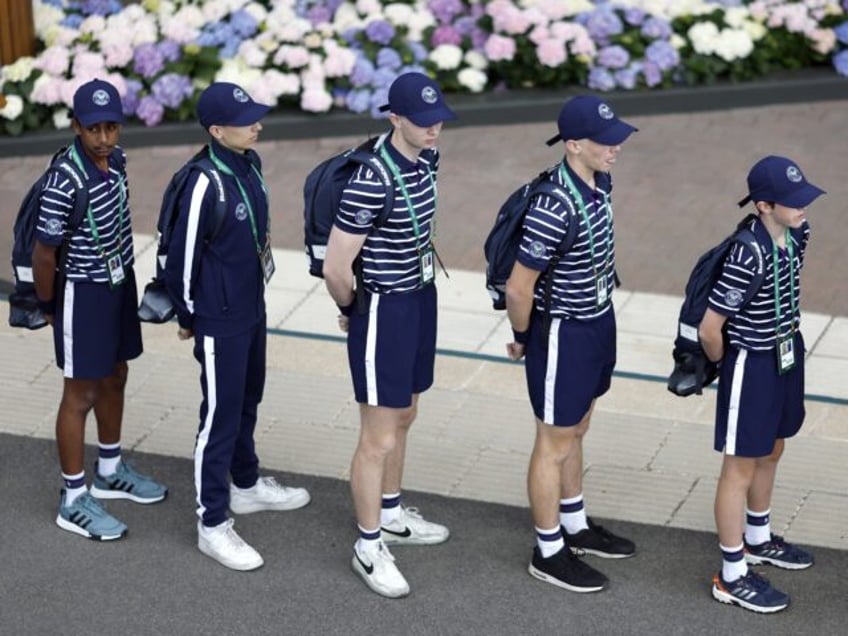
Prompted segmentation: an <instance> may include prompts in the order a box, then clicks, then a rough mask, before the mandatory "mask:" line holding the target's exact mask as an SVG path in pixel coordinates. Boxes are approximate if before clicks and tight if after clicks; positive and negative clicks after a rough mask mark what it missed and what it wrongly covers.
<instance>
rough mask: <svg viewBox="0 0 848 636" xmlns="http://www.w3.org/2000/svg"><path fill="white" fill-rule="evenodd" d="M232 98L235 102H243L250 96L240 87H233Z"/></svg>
mask: <svg viewBox="0 0 848 636" xmlns="http://www.w3.org/2000/svg"><path fill="white" fill-rule="evenodd" d="M233 99H234V100H236V101H237V102H241V103H242V104H243V103H245V102H246V101H247V100H248V99H250V98H249V97H248V96H247V94H246V93H245V92H244V91H243V90H241V89H240V88H234V89H233Z"/></svg>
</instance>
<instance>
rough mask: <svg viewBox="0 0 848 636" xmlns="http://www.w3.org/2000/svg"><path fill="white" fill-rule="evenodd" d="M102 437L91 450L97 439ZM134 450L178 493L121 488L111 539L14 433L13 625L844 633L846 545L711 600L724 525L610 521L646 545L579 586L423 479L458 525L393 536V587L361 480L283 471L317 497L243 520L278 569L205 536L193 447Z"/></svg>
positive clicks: (6, 493)
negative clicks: (356, 513) (67, 509)
mask: <svg viewBox="0 0 848 636" xmlns="http://www.w3.org/2000/svg"><path fill="white" fill-rule="evenodd" d="M88 452H89V459H90V460H91V461H93V460H94V452H95V451H94V449H91V448H90V449H88ZM260 452H261V449H260ZM130 459H132V460H134V461H135V462H136V463H137V464H138V465H139V466H140V467H141V468H142V469H143V470H145V471H150V472H151V473H153V474H154V475H156V476H157V477H158V478H159V479H161V480H163V481H164V482H165V483H167V484H168V485H169V486H170V488H171V494H170V496H169V497H168V499H167V500H165V501H164V502H163V503H161V504H156V505H153V506H139V505H136V504H132V503H130V502H124V501H116V502H110V503H109V509H110V510H111V511H112V512H113V513H115V514H116V515H117V516H119V517H120V518H121V519H122V520H124V521H125V522H126V523H127V524H128V525H129V527H130V532H129V534H128V535H127V537H126V538H125V539H124V540H121V541H118V542H113V543H97V542H94V541H87V540H85V539H83V538H81V537H78V536H76V535H73V534H71V533H68V532H63V531H62V530H60V529H59V528H58V527H57V526H56V525H55V524H54V518H55V515H56V505H57V486H56V483H57V482H56V476H55V472H56V471H55V466H56V457H55V448H54V444H53V442H51V441H45V440H38V439H32V438H24V437H19V436H13V435H7V434H0V484H2V487H0V493H2V495H0V497H2V499H0V506H2V510H3V511H4V513H3V523H2V524H0V551H2V558H1V559H0V563H2V570H0V633H2V634H8V635H19V634H20V635H30V634H32V635H39V636H40V635H45V636H46V635H52V634H78V633H96V634H130V635H145V634H168V635H182V634H186V635H188V634H245V635H260V634H286V635H288V634H292V635H299V636H300V635H303V636H306V635H313V634H314V635H331V634H349V635H359V634H362V635H367V634H390V635H395V634H397V635H405V634H409V635H419V634H420V635H428V636H429V635H442V634H444V635H460V634H462V635H468V634H474V635H476V634H480V635H493V636H494V635H501V634H503V635H505V636H506V635H518V634H560V633H562V634H686V635H687V636H693V635H695V634H722V633H736V634H746V635H747V634H769V635H770V636H780V635H783V634H786V635H793V636H794V635H798V634H820V635H827V634H840V633H844V626H845V625H844V624H845V620H846V618H848V612H846V603H845V598H846V592H848V586H846V583H845V574H844V573H845V572H846V570H848V552H845V551H835V550H826V549H816V550H815V551H814V553H815V556H816V559H817V563H816V565H815V566H814V567H813V568H811V569H810V570H807V571H803V572H787V571H781V570H775V569H773V568H769V569H767V571H766V574H767V576H769V577H770V578H771V579H772V581H773V582H774V583H775V584H776V585H778V586H780V587H782V588H783V589H785V590H786V591H788V592H789V593H790V594H791V595H792V604H791V605H790V607H789V608H788V609H787V610H785V611H784V612H782V613H780V614H776V615H771V616H761V615H756V614H752V613H750V612H747V611H744V610H742V609H739V608H735V607H729V606H726V605H722V604H719V603H717V602H715V601H714V600H712V598H711V596H710V577H711V575H712V573H713V571H714V570H715V569H716V568H717V567H718V559H719V557H718V554H717V547H716V544H715V539H714V536H713V535H711V534H708V533H701V532H690V531H685V530H678V529H671V528H663V527H657V526H648V525H639V524H633V523H622V522H606V521H604V520H601V521H604V523H605V524H606V525H608V526H609V527H611V528H614V529H615V530H616V531H618V532H620V533H622V534H626V535H627V536H629V537H631V538H633V539H634V540H635V541H636V543H637V546H638V554H637V555H636V556H635V557H633V558H632V559H626V560H618V561H611V560H602V559H596V558H591V557H587V559H589V558H590V559H592V560H591V563H592V564H593V565H595V566H596V567H598V568H600V569H602V570H603V571H604V572H605V573H606V574H607V575H608V576H609V577H610V579H611V581H612V583H611V585H610V587H609V589H608V590H606V591H604V592H601V593H599V594H587V595H581V594H574V593H571V592H567V591H564V590H561V589H559V588H556V587H554V586H551V585H547V584H545V583H542V582H539V581H537V580H535V579H533V578H531V577H530V576H529V575H528V574H527V562H528V559H529V558H530V551H531V549H532V546H533V534H532V526H531V523H530V520H529V514H528V511H527V510H526V509H523V508H515V507H508V506H502V505H492V504H486V503H480V502H474V501H467V500H461V499H449V498H445V497H438V496H432V495H427V494H418V493H407V501H408V502H409V503H410V504H411V505H416V506H418V507H420V508H421V509H422V510H423V512H424V514H425V515H427V516H429V517H430V518H432V519H435V520H438V521H440V522H443V523H446V524H447V525H448V526H449V527H450V529H451V532H452V536H451V539H450V540H449V541H448V542H447V543H445V544H443V545H441V546H431V547H405V548H396V549H395V550H394V554H395V557H396V558H397V562H398V564H399V565H400V567H401V568H402V571H403V572H404V574H405V576H406V577H407V578H408V580H409V582H410V585H411V587H412V594H411V595H410V596H409V597H407V598H406V599H401V600H388V599H383V598H381V597H379V596H377V595H375V594H373V593H372V592H371V591H369V590H368V589H367V588H366V587H365V586H364V585H363V584H362V583H361V582H360V581H359V579H358V578H357V577H356V576H355V575H354V574H353V572H352V571H351V569H350V557H351V546H352V544H353V541H354V538H355V533H354V529H353V526H354V522H353V516H352V509H351V504H350V498H349V494H348V485H347V482H343V481H337V480H332V479H325V478H316V477H309V476H301V475H288V474H279V473H276V476H277V477H278V478H279V479H281V480H283V481H284V482H288V483H291V484H293V485H303V486H306V487H307V488H309V490H310V492H311V494H312V498H313V501H312V503H311V504H310V505H309V506H308V507H307V508H305V509H302V510H300V511H293V512H287V513H259V514H255V515H249V516H245V517H239V518H238V519H237V522H236V527H237V528H238V530H239V531H240V532H241V533H242V535H243V536H244V537H245V538H246V539H247V540H248V541H249V542H250V543H252V544H253V545H254V546H255V547H256V548H257V549H259V550H260V552H261V553H262V555H263V556H264V558H265V566H264V567H262V568H261V569H260V570H258V571H255V572H251V573H238V572H233V571H230V570H227V569H225V568H224V567H222V566H220V565H218V564H217V563H215V562H214V561H212V560H210V559H209V558H207V557H205V556H203V555H202V554H201V553H200V552H199V551H198V550H197V548H196V532H195V517H194V512H193V511H194V497H193V495H194V492H193V486H192V469H191V462H190V461H189V460H186V459H175V458H171V457H163V456H157V455H144V454H139V453H136V454H134V455H133V456H131V457H130Z"/></svg>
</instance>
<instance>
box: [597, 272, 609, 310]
mask: <svg viewBox="0 0 848 636" xmlns="http://www.w3.org/2000/svg"><path fill="white" fill-rule="evenodd" d="M595 291H596V294H595V295H596V297H597V299H598V308H601V307H604V306H605V305H606V304H607V302H608V301H609V292H608V291H607V277H606V276H602V277H601V278H598V279H597V280H596V281H595Z"/></svg>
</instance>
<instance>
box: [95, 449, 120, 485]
mask: <svg viewBox="0 0 848 636" xmlns="http://www.w3.org/2000/svg"><path fill="white" fill-rule="evenodd" d="M97 447H98V451H97V472H98V473H99V474H100V476H101V477H108V476H109V475H114V474H115V471H116V470H118V465H119V464H120V463H121V442H118V443H117V444H103V443H98V444H97Z"/></svg>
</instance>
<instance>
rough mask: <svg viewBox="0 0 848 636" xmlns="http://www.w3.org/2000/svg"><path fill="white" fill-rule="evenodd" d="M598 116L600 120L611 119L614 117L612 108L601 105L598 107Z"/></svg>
mask: <svg viewBox="0 0 848 636" xmlns="http://www.w3.org/2000/svg"><path fill="white" fill-rule="evenodd" d="M598 115H600V116H601V119H612V118H613V117H615V114H613V112H612V108H610V107H609V106H607V105H606V104H601V105H600V106H598Z"/></svg>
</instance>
